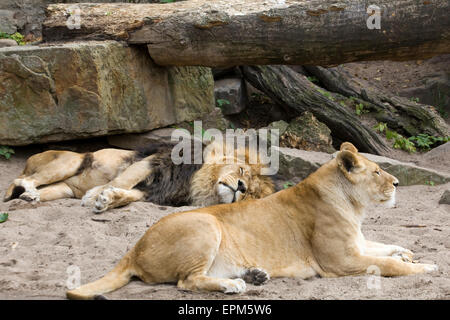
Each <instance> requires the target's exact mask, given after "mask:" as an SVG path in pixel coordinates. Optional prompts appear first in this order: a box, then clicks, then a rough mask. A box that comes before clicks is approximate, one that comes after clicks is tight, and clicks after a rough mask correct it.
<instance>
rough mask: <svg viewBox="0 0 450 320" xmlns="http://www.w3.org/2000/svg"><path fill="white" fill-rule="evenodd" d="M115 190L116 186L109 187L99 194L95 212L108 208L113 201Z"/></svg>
mask: <svg viewBox="0 0 450 320" xmlns="http://www.w3.org/2000/svg"><path fill="white" fill-rule="evenodd" d="M114 191H115V188H114V187H108V188H106V189H105V190H103V191H102V192H101V193H100V194H99V195H98V197H97V199H96V201H95V205H94V212H95V213H101V212H104V211H106V210H108V208H109V205H110V204H111V203H112V202H113V196H114Z"/></svg>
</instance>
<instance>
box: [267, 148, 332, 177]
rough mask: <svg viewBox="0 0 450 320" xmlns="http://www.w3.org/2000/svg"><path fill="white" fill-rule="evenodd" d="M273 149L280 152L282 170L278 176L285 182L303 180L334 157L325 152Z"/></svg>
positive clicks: (280, 169)
mask: <svg viewBox="0 0 450 320" xmlns="http://www.w3.org/2000/svg"><path fill="white" fill-rule="evenodd" d="M272 148H275V150H278V152H279V155H280V158H279V160H280V163H279V164H280V168H279V170H278V174H277V175H278V176H279V177H281V178H282V179H284V180H294V178H298V179H300V180H303V179H305V178H306V177H307V176H309V175H310V174H311V173H313V172H314V171H316V170H317V169H318V168H319V167H320V166H321V165H323V164H324V163H326V162H327V161H329V160H331V159H332V156H331V155H330V154H328V153H325V152H315V151H305V150H299V149H291V148H282V147H281V148H277V147H272Z"/></svg>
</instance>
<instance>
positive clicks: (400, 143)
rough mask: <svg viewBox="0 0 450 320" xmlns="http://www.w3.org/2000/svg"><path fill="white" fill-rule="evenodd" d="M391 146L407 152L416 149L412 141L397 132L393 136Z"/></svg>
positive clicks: (412, 151)
mask: <svg viewBox="0 0 450 320" xmlns="http://www.w3.org/2000/svg"><path fill="white" fill-rule="evenodd" d="M393 147H394V148H395V149H401V150H405V151H408V152H409V153H414V152H416V151H417V150H416V147H415V145H414V142H412V141H411V140H409V139H408V138H405V137H403V136H402V135H400V134H398V133H397V134H396V136H395V137H394V145H393Z"/></svg>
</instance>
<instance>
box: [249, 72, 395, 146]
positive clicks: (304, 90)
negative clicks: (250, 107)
mask: <svg viewBox="0 0 450 320" xmlns="http://www.w3.org/2000/svg"><path fill="white" fill-rule="evenodd" d="M242 73H243V75H244V77H245V79H246V80H247V81H248V82H250V84H251V85H252V86H254V87H255V88H257V89H259V90H261V91H263V92H264V93H266V94H267V95H268V96H269V97H270V98H272V99H273V100H274V101H275V102H277V103H278V104H280V105H283V106H287V107H289V108H291V109H293V110H296V111H298V112H304V111H310V112H312V113H313V114H314V116H316V118H317V119H318V120H319V121H321V122H323V123H325V124H326V125H327V126H328V128H330V130H331V134H332V136H333V137H337V138H338V139H339V140H341V141H351V142H352V143H353V144H355V145H356V147H357V148H358V149H359V150H360V151H362V152H368V153H373V154H384V153H385V152H386V150H387V149H388V148H387V146H386V145H385V143H384V142H383V141H381V139H380V138H379V136H378V135H377V134H376V133H375V132H374V131H373V130H371V129H370V128H368V127H366V126H365V125H364V124H362V123H361V122H360V121H359V119H358V118H357V117H356V116H354V115H353V114H352V113H350V112H349V111H348V110H347V109H346V108H344V107H343V106H341V105H340V104H339V103H337V102H336V101H334V99H333V97H332V96H330V95H328V94H326V92H325V91H324V90H322V89H321V88H320V87H318V86H316V85H315V84H313V83H312V82H311V81H309V80H308V79H307V78H306V77H305V76H304V75H302V74H299V73H297V72H295V71H294V70H292V69H291V68H289V67H287V66H248V67H242Z"/></svg>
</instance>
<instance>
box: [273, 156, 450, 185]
mask: <svg viewBox="0 0 450 320" xmlns="http://www.w3.org/2000/svg"><path fill="white" fill-rule="evenodd" d="M274 148H276V147H274ZM277 149H278V150H279V155H280V168H279V172H278V175H279V176H280V177H281V178H283V179H285V180H289V179H293V178H294V177H298V178H300V179H304V178H306V177H307V176H308V175H309V174H311V173H312V172H314V171H315V170H316V169H317V168H319V167H320V166H321V165H323V164H324V163H325V162H327V161H329V160H331V159H332V158H333V157H334V156H335V155H336V154H337V153H335V154H333V155H330V154H327V153H324V152H312V151H304V150H298V149H289V148H277ZM361 154H362V155H364V156H365V157H367V158H368V159H369V160H371V161H374V162H376V163H378V165H380V167H381V168H382V169H383V170H386V171H387V172H389V173H390V174H392V175H394V176H396V177H397V178H398V179H399V182H400V185H401V186H410V185H417V184H427V183H430V182H431V181H432V182H433V183H434V184H436V185H437V184H444V183H447V182H450V175H448V174H446V173H442V172H438V171H435V170H432V169H427V168H422V167H418V166H416V165H414V164H412V163H405V162H400V161H397V160H393V159H389V158H386V157H381V156H376V155H372V154H367V153H361Z"/></svg>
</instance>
